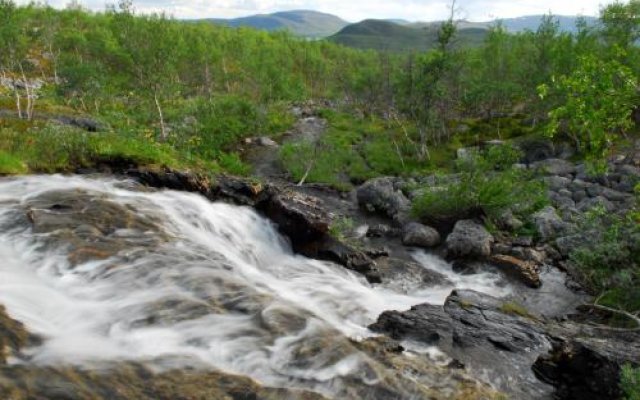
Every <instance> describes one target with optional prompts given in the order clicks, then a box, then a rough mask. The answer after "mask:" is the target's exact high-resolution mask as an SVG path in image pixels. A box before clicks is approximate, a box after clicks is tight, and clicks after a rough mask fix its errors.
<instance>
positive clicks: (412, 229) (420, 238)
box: [402, 222, 441, 248]
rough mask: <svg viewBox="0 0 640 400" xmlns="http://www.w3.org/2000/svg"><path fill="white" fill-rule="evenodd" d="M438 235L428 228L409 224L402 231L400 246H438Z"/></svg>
mask: <svg viewBox="0 0 640 400" xmlns="http://www.w3.org/2000/svg"><path fill="white" fill-rule="evenodd" d="M440 240H441V238H440V234H439V233H438V231H436V230H435V229H433V228H431V227H430V226H426V225H422V224H419V223H417V222H411V223H409V224H407V225H405V227H404V228H403V230H402V244H403V245H405V246H415V247H424V248H430V247H435V246H437V245H439V244H440Z"/></svg>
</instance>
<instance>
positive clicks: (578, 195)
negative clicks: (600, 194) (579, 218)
mask: <svg viewBox="0 0 640 400" xmlns="http://www.w3.org/2000/svg"><path fill="white" fill-rule="evenodd" d="M571 198H572V199H573V201H575V202H576V203H579V202H581V201H582V200H584V199H586V198H587V191H586V190H584V189H583V190H576V191H574V192H573V194H572V196H571Z"/></svg>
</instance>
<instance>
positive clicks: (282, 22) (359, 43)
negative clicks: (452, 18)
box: [207, 10, 597, 52]
mask: <svg viewBox="0 0 640 400" xmlns="http://www.w3.org/2000/svg"><path fill="white" fill-rule="evenodd" d="M542 18H543V15H527V16H523V17H518V18H506V19H502V20H496V21H488V22H469V21H458V35H457V42H458V45H464V46H473V45H477V44H480V43H482V40H483V39H484V37H485V36H486V33H487V30H488V29H489V28H490V27H491V26H494V25H495V24H497V23H498V21H500V23H502V25H503V26H504V27H505V28H506V29H507V30H508V31H509V32H522V31H525V30H531V31H535V30H537V29H538V26H539V25H540V22H541V21H542ZM555 18H557V20H558V22H559V25H560V30H561V31H565V32H575V30H576V21H577V19H578V17H576V16H555ZM585 19H586V20H587V23H588V24H590V25H594V24H596V23H597V19H596V18H594V17H586V18H585ZM207 21H210V22H213V23H217V24H223V25H228V26H232V27H241V26H245V27H251V28H255V29H261V30H267V31H275V30H288V31H290V32H292V33H293V34H295V35H298V36H303V37H308V38H314V39H319V38H328V40H330V41H332V42H335V43H340V44H343V45H345V46H350V47H355V48H360V49H375V50H388V51H400V52H404V51H424V50H427V49H430V48H433V47H434V46H435V43H436V39H437V31H438V28H439V27H440V24H441V23H442V22H441V21H435V22H410V21H406V20H402V19H386V20H376V19H367V20H364V21H361V22H358V23H355V24H349V23H348V22H346V21H344V20H342V19H341V18H339V17H337V16H335V15H331V14H325V13H321V12H317V11H310V10H296V11H284V12H277V13H273V14H259V15H253V16H249V17H243V18H236V19H207Z"/></svg>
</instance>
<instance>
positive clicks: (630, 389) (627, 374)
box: [620, 364, 640, 400]
mask: <svg viewBox="0 0 640 400" xmlns="http://www.w3.org/2000/svg"><path fill="white" fill-rule="evenodd" d="M620 388H621V389H622V392H623V394H624V396H625V397H624V400H640V368H634V367H633V366H632V365H630V364H625V365H623V366H622V370H621V371H620Z"/></svg>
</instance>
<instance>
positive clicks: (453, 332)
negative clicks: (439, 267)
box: [370, 290, 552, 399]
mask: <svg viewBox="0 0 640 400" xmlns="http://www.w3.org/2000/svg"><path fill="white" fill-rule="evenodd" d="M370 329H372V330H373V331H376V332H381V333H386V334H388V335H389V336H391V337H392V338H394V339H396V340H403V339H410V340H416V341H421V342H423V343H426V344H428V345H437V346H438V347H439V348H440V349H441V350H443V351H444V352H445V353H447V354H448V355H449V356H450V357H452V358H453V359H455V360H458V361H459V362H461V363H462V364H464V365H467V366H469V367H471V368H473V369H481V370H482V371H483V374H484V375H486V377H487V378H488V379H490V380H491V381H492V382H494V383H496V386H497V387H498V389H500V390H502V391H505V392H507V393H509V394H511V395H512V396H513V398H518V399H539V398H544V397H545V396H549V395H550V394H551V393H552V387H551V386H549V385H547V384H545V383H544V382H541V381H540V380H538V379H537V378H536V377H535V375H534V374H533V372H532V370H531V365H532V364H533V363H534V362H535V360H536V358H537V357H538V356H539V355H540V354H543V353H545V352H546V351H548V350H549V348H550V347H551V346H550V344H549V341H548V340H547V337H546V335H545V332H544V329H543V325H542V324H541V323H540V322H538V321H537V320H536V319H535V318H534V317H532V316H530V315H529V314H528V313H527V312H526V310H524V309H522V308H521V307H519V306H517V305H514V304H512V303H509V302H508V301H505V300H502V299H497V298H494V297H491V296H488V295H485V294H481V293H477V292H473V291H468V290H456V291H454V292H452V293H451V295H450V296H449V298H447V300H446V303H445V305H444V307H441V306H437V305H430V304H421V305H418V306H414V307H412V308H411V309H410V310H409V311H405V312H400V311H387V312H384V313H383V314H382V315H380V317H379V318H378V321H377V322H376V323H374V324H373V325H371V326H370Z"/></svg>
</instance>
